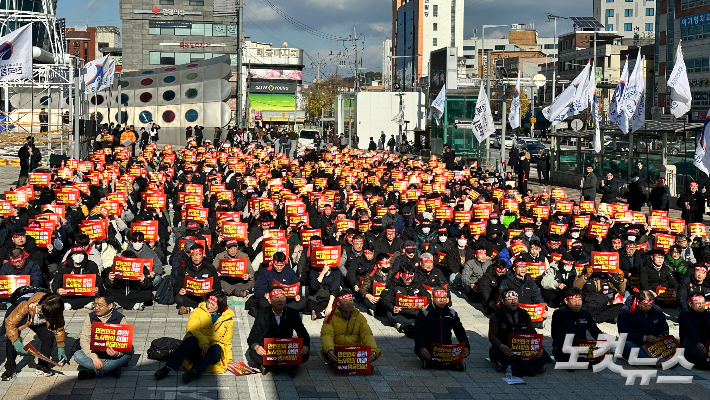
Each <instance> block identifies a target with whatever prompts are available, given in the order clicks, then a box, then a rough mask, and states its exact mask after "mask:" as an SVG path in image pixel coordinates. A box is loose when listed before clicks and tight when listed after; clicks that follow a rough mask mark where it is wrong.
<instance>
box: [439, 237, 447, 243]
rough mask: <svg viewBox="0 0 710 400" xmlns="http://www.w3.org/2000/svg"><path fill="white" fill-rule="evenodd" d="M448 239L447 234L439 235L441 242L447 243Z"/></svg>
mask: <svg viewBox="0 0 710 400" xmlns="http://www.w3.org/2000/svg"><path fill="white" fill-rule="evenodd" d="M447 239H448V237H446V236H439V242H441V243H446V240H447Z"/></svg>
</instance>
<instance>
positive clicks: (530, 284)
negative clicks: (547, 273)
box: [500, 270, 545, 304]
mask: <svg viewBox="0 0 710 400" xmlns="http://www.w3.org/2000/svg"><path fill="white" fill-rule="evenodd" d="M506 289H515V291H516V292H517V293H518V299H519V301H520V303H521V304H540V303H544V302H545V299H543V298H542V294H540V288H539V287H537V284H536V283H535V280H534V279H533V278H532V276H531V275H530V274H525V276H524V277H523V279H520V278H518V277H517V276H516V275H515V273H514V272H513V271H512V270H508V272H506V274H505V279H503V282H501V284H500V292H504V291H505V290H506Z"/></svg>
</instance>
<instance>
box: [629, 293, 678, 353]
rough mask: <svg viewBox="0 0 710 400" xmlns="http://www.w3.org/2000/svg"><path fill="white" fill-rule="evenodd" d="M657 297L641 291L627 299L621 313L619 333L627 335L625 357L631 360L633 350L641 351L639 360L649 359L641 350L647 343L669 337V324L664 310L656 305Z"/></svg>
mask: <svg viewBox="0 0 710 400" xmlns="http://www.w3.org/2000/svg"><path fill="white" fill-rule="evenodd" d="M654 299H655V296H654V295H653V293H652V292H651V291H650V290H641V291H639V292H637V293H635V295H633V296H629V297H628V298H627V299H626V302H625V304H624V308H622V309H621V312H620V313H619V318H618V320H617V327H618V329H619V333H620V334H621V333H627V334H628V336H627V337H626V343H625V344H624V357H626V359H628V358H629V355H630V354H631V349H633V348H638V349H639V355H638V356H639V358H648V355H646V352H644V351H643V349H641V348H642V347H643V345H645V344H646V343H656V342H657V341H658V338H659V337H661V336H665V335H668V331H669V328H668V322H666V316H665V314H664V313H663V310H661V308H660V307H659V306H657V305H655V304H653V300H654Z"/></svg>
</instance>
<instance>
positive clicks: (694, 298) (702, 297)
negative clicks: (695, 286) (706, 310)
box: [689, 294, 705, 302]
mask: <svg viewBox="0 0 710 400" xmlns="http://www.w3.org/2000/svg"><path fill="white" fill-rule="evenodd" d="M689 301H690V302H693V301H705V297H704V296H701V295H699V294H696V295H695V296H693V297H691V298H690V300H689Z"/></svg>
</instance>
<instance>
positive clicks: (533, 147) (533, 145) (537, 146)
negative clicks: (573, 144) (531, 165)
mask: <svg viewBox="0 0 710 400" xmlns="http://www.w3.org/2000/svg"><path fill="white" fill-rule="evenodd" d="M523 148H524V149H525V150H527V151H528V152H530V160H531V161H537V159H538V158H539V156H540V151H542V153H543V154H545V155H547V154H550V150H549V149H548V148H547V147H546V146H545V145H544V144H542V143H541V142H529V143H527V144H526V145H525V147H523Z"/></svg>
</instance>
